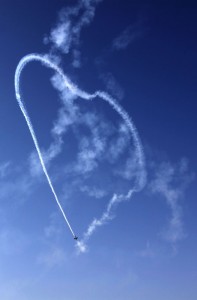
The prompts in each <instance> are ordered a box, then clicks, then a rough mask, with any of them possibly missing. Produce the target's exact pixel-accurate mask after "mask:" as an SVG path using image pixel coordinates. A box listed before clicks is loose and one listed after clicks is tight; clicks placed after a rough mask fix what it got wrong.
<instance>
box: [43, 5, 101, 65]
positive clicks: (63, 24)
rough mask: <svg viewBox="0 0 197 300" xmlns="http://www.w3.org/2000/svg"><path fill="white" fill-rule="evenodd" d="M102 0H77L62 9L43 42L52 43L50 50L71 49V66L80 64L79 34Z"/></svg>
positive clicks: (62, 51)
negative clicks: (75, 2) (55, 23)
mask: <svg viewBox="0 0 197 300" xmlns="http://www.w3.org/2000/svg"><path fill="white" fill-rule="evenodd" d="M101 1H102V0H79V1H78V2H77V4H76V5H75V6H70V7H67V8H66V9H63V10H62V11H61V12H60V14H59V20H58V23H57V25H56V26H55V27H54V28H53V29H52V30H51V33H50V36H49V37H45V39H44V42H45V43H48V42H50V43H51V44H52V50H53V51H54V50H55V51H56V50H59V51H60V52H61V53H63V54H68V53H69V52H70V51H72V56H73V66H74V67H76V68H78V67H80V65H81V53H80V50H79V46H80V34H81V30H82V29H83V28H84V27H86V26H88V25H89V24H90V23H91V21H92V20H93V18H94V15H95V9H96V5H97V4H98V3H99V2H101Z"/></svg>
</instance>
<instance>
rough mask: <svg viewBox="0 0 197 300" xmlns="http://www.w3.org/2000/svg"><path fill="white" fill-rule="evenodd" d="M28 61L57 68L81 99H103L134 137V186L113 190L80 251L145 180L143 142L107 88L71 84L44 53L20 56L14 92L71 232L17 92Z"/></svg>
mask: <svg viewBox="0 0 197 300" xmlns="http://www.w3.org/2000/svg"><path fill="white" fill-rule="evenodd" d="M31 61H39V62H41V63H42V64H44V65H45V66H46V67H49V68H51V69H53V70H54V71H56V72H57V73H58V74H59V75H60V76H61V78H62V80H63V82H64V84H65V87H66V88H68V89H69V91H70V92H72V93H73V94H74V95H76V96H78V97H80V98H82V99H84V100H93V99H94V98H96V97H99V98H101V99H102V100H104V101H106V102H107V103H108V104H109V105H110V106H111V107H112V108H113V109H114V110H115V111H116V112H117V113H118V114H119V115H120V116H121V118H122V119H123V120H124V122H125V124H126V126H127V127H128V129H129V132H130V135H131V137H132V139H133V143H134V147H135V156H136V159H137V163H138V167H139V173H138V175H137V176H136V182H135V185H134V187H133V189H132V190H130V191H129V192H128V193H127V195H116V194H114V196H113V197H112V199H111V200H110V202H109V204H108V206H107V208H106V211H104V213H103V215H102V216H101V218H100V219H99V220H97V219H95V220H94V221H93V222H92V223H91V224H90V225H89V227H88V229H87V232H86V233H85V234H84V238H83V240H82V241H81V242H80V241H79V242H77V246H78V248H79V250H80V251H83V250H84V249H85V242H86V241H87V240H88V239H89V237H90V236H91V235H92V233H93V232H94V230H95V229H96V227H97V226H101V225H102V224H104V223H105V222H106V221H107V220H108V219H110V213H111V210H112V209H113V207H114V205H115V204H117V203H119V202H122V201H123V200H124V199H130V197H131V195H132V194H133V193H134V192H137V191H140V190H141V189H142V188H143V186H144V184H145V181H146V174H145V167H144V165H145V162H144V155H143V149H142V145H141V141H140V138H139V136H138V132H137V130H136V128H135V125H134V124H133V122H132V120H131V118H130V117H129V115H128V114H127V112H126V111H125V110H124V109H123V108H122V107H121V106H120V105H119V104H118V103H117V102H116V100H115V99H114V98H112V97H111V96H110V95H109V94H107V93H106V92H103V91H96V92H95V93H93V94H89V93H86V92H85V91H83V90H80V89H79V88H78V87H77V86H76V85H74V84H73V83H72V82H71V81H70V80H69V78H68V77H67V76H66V75H65V74H64V73H63V71H62V70H61V68H59V67H58V66H57V65H55V64H54V63H53V62H52V61H50V60H49V59H48V58H47V57H45V56H42V55H39V54H29V55H27V56H25V57H23V58H22V59H21V60H20V62H19V64H18V66H17V68H16V72H15V93H16V99H17V102H18V104H19V107H20V109H21V111H22V113H23V116H24V118H25V120H26V123H27V125H28V128H29V131H30V133H31V136H32V139H33V142H34V145H35V148H36V150H37V153H38V157H39V160H40V163H41V165H42V169H43V172H44V174H45V176H46V178H47V181H48V184H49V186H50V188H51V191H52V193H53V195H54V198H55V200H56V202H57V204H58V206H59V209H60V211H61V213H62V215H63V217H64V219H65V221H66V223H67V225H68V227H69V229H70V231H71V233H72V235H73V236H74V237H75V234H74V232H73V230H72V227H71V225H70V223H69V221H68V219H67V217H66V215H65V213H64V211H63V208H62V206H61V204H60V202H59V199H58V197H57V195H56V192H55V190H54V188H53V185H52V182H51V179H50V177H49V175H48V172H47V169H46V166H45V163H44V159H43V156H42V153H41V150H40V147H39V144H38V141H37V138H36V134H35V131H34V129H33V125H32V123H31V120H30V117H29V115H28V113H27V110H26V108H25V105H24V103H23V100H22V99H21V94H20V75H21V72H22V71H23V69H24V67H25V66H26V65H27V64H28V63H29V62H31Z"/></svg>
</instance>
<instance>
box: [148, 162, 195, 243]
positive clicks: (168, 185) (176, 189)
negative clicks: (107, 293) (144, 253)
mask: <svg viewBox="0 0 197 300" xmlns="http://www.w3.org/2000/svg"><path fill="white" fill-rule="evenodd" d="M193 178H194V174H189V173H188V161H187V160H186V159H182V160H181V162H180V163H179V164H177V165H172V164H170V163H169V162H163V163H162V164H160V166H158V167H157V169H156V172H155V178H154V179H153V180H152V181H151V182H150V188H151V191H152V192H153V193H157V194H160V195H162V196H163V197H164V199H165V200H166V203H167V205H168V207H169V208H170V211H171V217H170V220H169V224H168V228H167V229H165V230H164V231H163V233H162V237H163V238H164V239H165V240H167V241H169V242H171V243H173V244H175V243H176V242H178V241H179V240H181V239H183V238H184V237H185V231H184V226H183V218H182V217H183V216H182V215H183V212H182V207H181V204H180V199H181V198H182V197H183V194H184V191H185V189H186V188H187V186H188V184H189V183H190V182H191V181H192V180H193Z"/></svg>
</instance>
